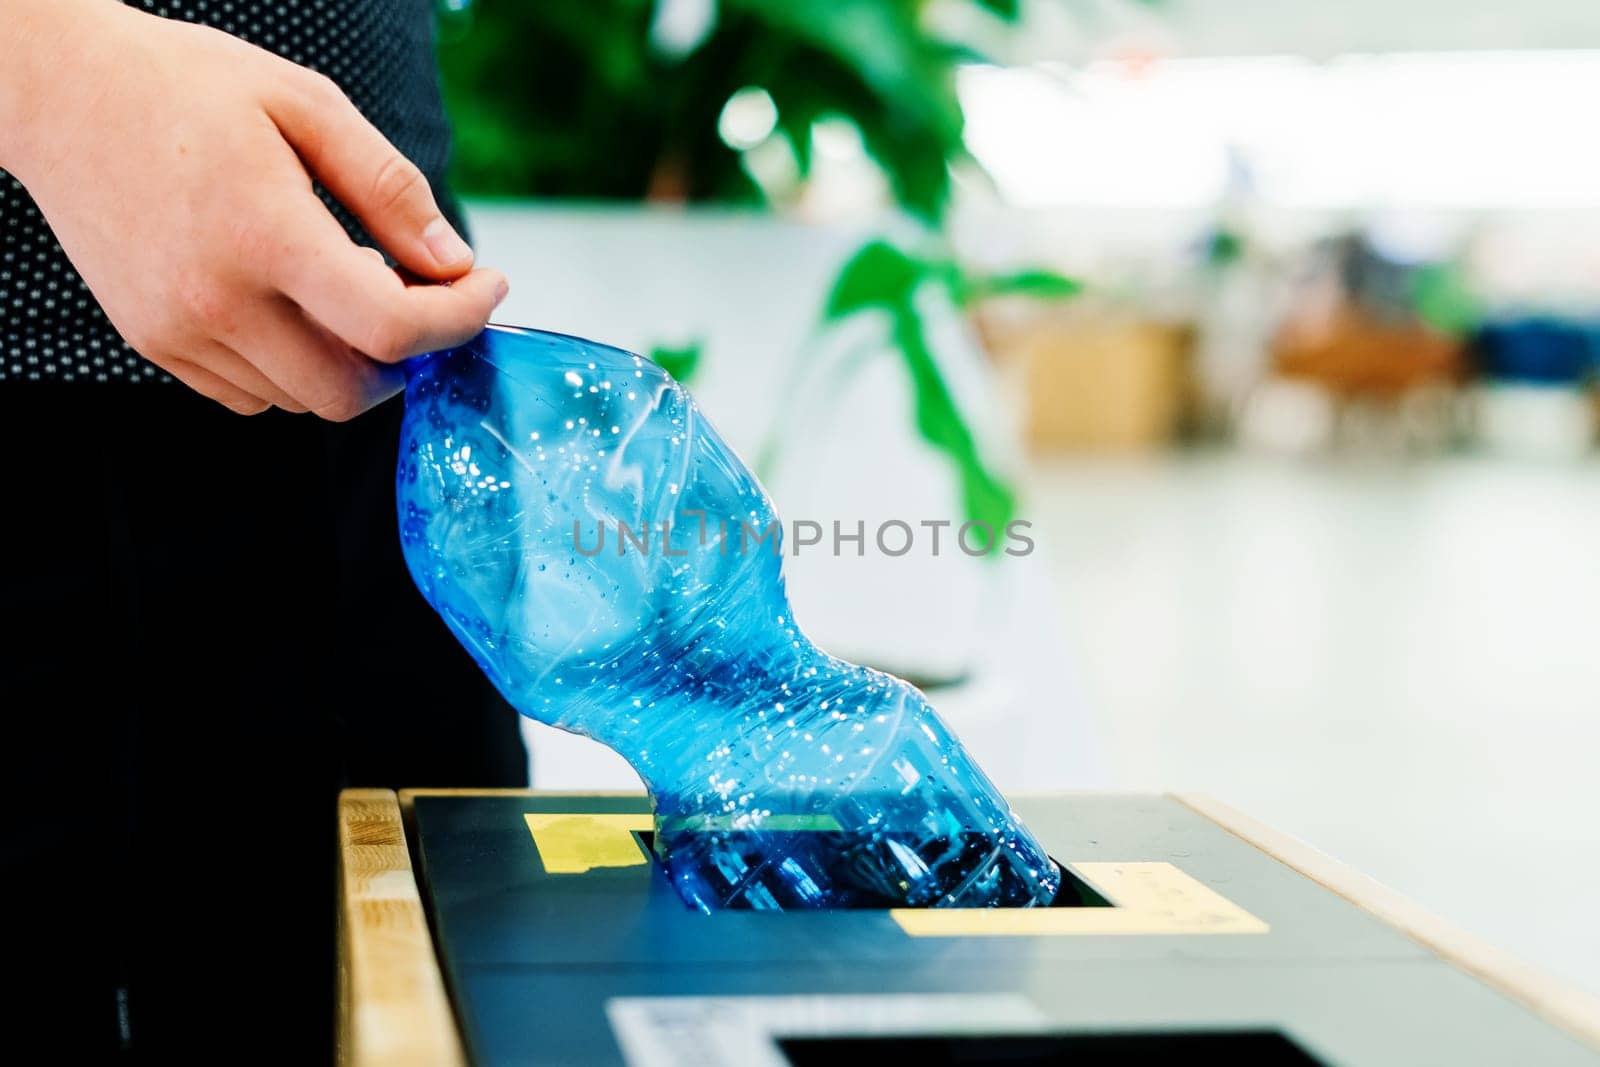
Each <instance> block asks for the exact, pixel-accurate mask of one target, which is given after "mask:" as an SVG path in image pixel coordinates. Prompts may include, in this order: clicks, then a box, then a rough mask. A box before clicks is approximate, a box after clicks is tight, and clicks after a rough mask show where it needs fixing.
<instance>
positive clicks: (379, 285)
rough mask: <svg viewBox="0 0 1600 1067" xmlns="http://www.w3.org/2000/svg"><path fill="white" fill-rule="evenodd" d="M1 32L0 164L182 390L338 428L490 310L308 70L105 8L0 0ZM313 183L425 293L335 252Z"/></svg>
mask: <svg viewBox="0 0 1600 1067" xmlns="http://www.w3.org/2000/svg"><path fill="white" fill-rule="evenodd" d="M0 25H4V26H5V29H4V30H0V166H3V167H4V168H5V169H7V170H9V171H10V172H11V173H12V174H13V175H15V176H16V178H17V179H18V180H19V181H20V182H21V183H22V184H23V186H24V187H26V188H27V190H28V192H29V193H30V194H31V195H32V196H33V198H34V200H35V201H36V202H37V203H38V205H39V207H40V210H41V211H43V213H44V216H45V218H46V220H47V221H48V222H49V223H50V226H51V228H52V230H54V232H55V235H56V237H57V239H58V240H59V241H60V242H61V246H62V248H63V249H64V250H65V251H66V254H67V256H68V258H69V259H71V261H72V263H73V266H75V267H76V268H77V269H78V272H79V273H80V274H81V275H82V276H83V279H84V281H85V282H86V283H87V284H88V286H89V289H90V291H91V292H92V293H93V294H94V296H95V299H96V300H97V301H99V303H100V305H101V306H102V307H103V308H104V309H105V312H106V314H107V315H108V316H109V317H110V319H111V322H112V325H114V326H115V327H116V328H117V331H118V332H119V333H121V334H122V336H123V338H124V339H126V340H127V342H128V343H129V344H130V345H132V346H133V348H134V349H135V350H136V351H138V352H139V354H140V355H142V356H144V357H145V358H146V359H148V360H150V361H151V362H152V363H154V364H156V365H157V366H159V367H161V368H162V369H163V370H165V371H167V372H168V373H170V374H171V375H172V376H173V377H175V378H177V379H179V380H180V381H183V382H185V383H186V384H188V385H189V386H190V387H192V388H194V389H195V390H197V391H198V392H200V393H203V394H205V395H206V396H208V397H211V398H212V399H214V400H216V401H218V402H220V403H222V404H224V405H226V406H227V407H229V408H231V409H232V410H234V411H237V412H240V413H243V414H254V413H256V412H259V411H263V410H265V409H266V408H267V407H269V406H277V407H280V408H284V409H286V410H289V411H312V412H315V413H316V414H318V415H320V416H322V417H323V418H328V419H335V420H343V419H348V418H351V417H353V416H355V415H357V414H359V413H360V412H362V411H364V410H366V409H367V408H369V407H371V406H372V405H373V404H376V403H377V402H378V401H380V400H382V399H384V398H386V397H387V396H389V395H392V394H393V393H394V392H396V391H397V390H398V389H399V387H400V385H401V384H402V375H401V374H400V372H399V368H397V367H394V366H392V364H394V363H397V362H398V361H400V360H402V359H405V358H406V357H408V356H412V355H415V354H417V353H419V352H424V351H430V350H434V349H440V348H447V347H450V346H453V345H456V344H459V343H461V342H462V341H465V340H467V339H469V338H470V337H472V336H473V335H475V334H476V333H477V332H478V331H479V330H481V329H482V328H483V326H484V324H485V323H486V322H487V321H488V318H489V314H490V313H491V312H492V311H493V309H494V308H495V306H496V305H497V304H499V302H500V301H501V300H502V299H503V298H504V296H505V293H506V281H505V279H504V277H503V276H501V275H500V274H499V273H498V272H496V271H491V270H482V269H478V270H474V269H472V252H471V250H470V249H469V248H468V247H467V245H466V243H465V242H464V241H462V240H461V238H460V237H459V236H457V235H456V233H455V232H454V230H452V229H451V228H450V225H449V224H448V223H447V222H446V221H445V220H444V217H443V216H442V215H441V214H440V213H439V209H438V206H437V205H436V204H435V202H434V199H433V195H432V193H431V192H430V190H429V188H428V183H427V181H426V180H425V179H424V177H423V175H422V174H421V172H420V171H418V169H417V168H416V167H415V166H414V165H413V164H412V163H410V162H409V161H408V160H406V159H405V158H404V157H403V156H401V155H400V154H399V152H397V151H396V150H395V148H394V147H393V146H392V145H390V144H389V143H388V141H386V140H385V139H384V137H383V135H382V134H380V133H379V132H378V131H377V130H376V129H375V128H374V127H373V126H372V125H371V124H370V123H368V122H367V121H366V119H364V118H363V117H362V116H361V114H360V113H359V112H358V111H357V110H356V109H355V107H354V105H352V104H351V103H350V101H349V100H348V99H347V98H346V97H345V96H344V94H343V93H342V92H341V91H340V90H339V89H338V87H337V86H335V85H334V83H333V82H331V81H329V80H328V79H327V78H325V77H323V76H322V75H319V74H316V73H313V72H312V71H309V70H306V69H305V68H303V67H299V66H296V65H295V64H293V63H290V62H289V61H288V60H285V59H281V58H279V57H277V56H275V55H273V54H272V53H270V52H267V51H265V50H263V49H260V48H256V47H254V46H253V45H249V44H246V43H245V42H243V41H240V40H238V39H237V38H234V37H231V36H229V35H227V34H224V33H221V32H220V31H217V30H212V29H208V28H205V27H200V26H194V25H190V24H188V23H183V22H178V21H174V20H169V19H165V18H161V17H158V16H155V15H150V14H147V13H145V12H142V11H138V10H135V9H133V8H130V7H126V6H124V5H123V4H121V3H118V2H115V0H52V2H50V3H38V2H36V0H0ZM313 176H314V177H315V178H316V179H317V180H318V181H320V182H321V183H322V184H323V186H324V187H326V188H327V189H328V191H329V192H331V193H332V194H333V195H334V196H335V197H336V198H337V199H338V200H339V201H340V202H341V203H343V204H344V205H345V206H346V207H348V208H349V209H350V210H351V211H352V212H353V213H354V214H355V215H356V216H357V217H358V218H359V219H360V220H361V222H362V224H363V225H364V226H365V227H366V228H367V231H368V232H369V233H371V234H372V236H373V237H374V238H375V239H376V240H377V241H378V242H379V243H380V244H381V245H382V246H383V248H384V249H386V250H387V251H388V252H389V254H390V256H392V257H393V259H394V260H395V261H396V262H397V263H398V264H399V265H400V266H401V267H402V268H404V269H406V270H407V271H409V272H410V273H411V274H413V275H415V276H417V277H419V278H422V279H425V280H427V281H428V282H430V283H431V284H415V285H408V284H406V283H405V282H404V281H402V279H401V277H400V276H399V275H398V274H396V272H395V271H394V270H391V269H390V268H389V267H388V266H386V265H385V263H384V261H383V257H382V256H381V255H380V254H379V253H378V252H376V251H375V250H373V249H364V248H361V247H359V246H357V245H356V244H354V243H353V242H352V241H351V240H350V238H349V236H348V235H347V234H346V233H345V231H344V229H343V228H342V227H341V226H340V225H339V223H338V221H337V220H335V219H334V217H333V215H332V214H330V213H329V211H328V209H327V208H326V206H324V205H323V203H322V202H321V201H320V200H318V199H317V197H316V194H315V193H314V192H313V189H312V178H313ZM441 282H442V283H448V284H437V283H441Z"/></svg>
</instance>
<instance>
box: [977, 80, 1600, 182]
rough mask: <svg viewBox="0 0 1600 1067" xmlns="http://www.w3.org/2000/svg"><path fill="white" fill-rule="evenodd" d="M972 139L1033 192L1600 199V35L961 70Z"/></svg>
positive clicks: (1000, 173) (982, 156)
mask: <svg viewBox="0 0 1600 1067" xmlns="http://www.w3.org/2000/svg"><path fill="white" fill-rule="evenodd" d="M960 91H961V99H962V103H963V104H964V105H965V107H966V111H967V144H968V147H969V148H970V149H971V151H972V153H973V155H975V156H976V157H977V158H978V160H979V161H980V162H982V163H983V164H984V165H985V167H986V168H987V169H988V170H989V172H990V173H991V174H993V175H994V177H995V180H996V183H997V185H998V186H999V188H1000V191H1001V193H1002V195H1003V196H1005V197H1006V198H1007V199H1008V200H1009V201H1011V202H1012V203H1015V204H1017V205H1019V206H1024V207H1045V206H1054V205H1061V206H1065V205H1073V204H1107V205H1111V204H1125V205H1149V206H1183V207H1197V206H1204V205H1207V204H1213V203H1215V202H1216V201H1217V200H1218V199H1219V198H1220V197H1221V196H1223V195H1224V193H1225V192H1226V191H1227V189H1228V186H1229V182H1230V173H1233V172H1234V170H1235V169H1236V168H1233V167H1232V166H1231V164H1230V159H1234V158H1237V159H1239V160H1242V161H1243V164H1244V168H1245V171H1246V172H1247V173H1248V175H1249V181H1250V184H1251V187H1252V189H1253V191H1254V192H1255V193H1256V194H1257V195H1258V196H1260V197H1261V198H1262V199H1263V200H1265V201H1268V202H1271V203H1278V204H1283V205H1285V206H1293V207H1309V208H1368V207H1377V206H1383V207H1390V206H1399V207H1432V208H1522V207H1571V206H1593V205H1600V140H1597V139H1596V138H1594V137H1593V136H1592V134H1591V133H1590V131H1589V130H1588V129H1587V123H1586V122H1585V121H1584V120H1585V118H1586V117H1587V114H1586V113H1587V112H1588V111H1589V110H1590V109H1591V108H1592V106H1593V102H1594V101H1596V100H1600V52H1459V53H1427V54H1400V55H1384V56H1347V57H1343V58H1340V59H1337V60H1333V61H1331V62H1327V63H1315V62H1312V61H1310V60H1305V59H1297V58H1273V57H1265V58H1242V59H1203V60H1202V59H1190V60H1171V61H1166V62H1162V63H1158V64H1155V65H1153V66H1148V67H1145V68H1142V69H1136V68H1130V67H1127V66H1122V65H1117V64H1095V65H1093V66H1090V67H1088V68H1086V69H1085V70H1083V71H1082V72H1079V73H1076V74H1065V73H1052V72H1047V71H1045V70H1041V69H1037V68H1021V69H1002V68H998V67H988V66H974V67H969V68H967V69H965V70H963V71H962V72H961V78H960Z"/></svg>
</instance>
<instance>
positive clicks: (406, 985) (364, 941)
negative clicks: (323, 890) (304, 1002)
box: [335, 789, 467, 1067]
mask: <svg viewBox="0 0 1600 1067" xmlns="http://www.w3.org/2000/svg"><path fill="white" fill-rule="evenodd" d="M338 936H339V1020H338V1031H337V1034H336V1037H335V1041H336V1048H337V1062H338V1064H339V1065H340V1067H410V1065H416V1067H424V1065H426V1067H465V1064H466V1062H467V1060H466V1053H465V1051H464V1050H463V1048H462V1045H461V1035H460V1033H459V1031H458V1030H457V1029H456V1020H455V1015H454V1013H453V1012H452V1011H451V1008H450V1000H449V997H448V996H447V995H446V993H445V986H444V975H443V974H442V973H441V972H440V970H439V957H438V954H437V953H436V952H435V951H434V946H433V934H432V931H430V930H429V929H428V918H427V915H426V914H425V913H424V912H423V908H422V894H421V892H420V891H419V890H418V888H417V879H416V874H415V872H414V871H413V870H412V866H411V849H410V847H409V846H408V845H407V844H406V831H405V826H404V823H403V821H402V819H401V813H400V804H399V799H398V798H397V797H396V796H395V794H394V792H393V791H392V790H388V789H346V790H344V791H343V792H341V793H340V794H339V933H338Z"/></svg>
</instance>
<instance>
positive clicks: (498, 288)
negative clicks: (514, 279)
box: [494, 278, 511, 307]
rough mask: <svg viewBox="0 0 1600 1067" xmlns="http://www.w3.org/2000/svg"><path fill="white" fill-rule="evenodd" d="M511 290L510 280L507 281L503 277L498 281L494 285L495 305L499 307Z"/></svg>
mask: <svg viewBox="0 0 1600 1067" xmlns="http://www.w3.org/2000/svg"><path fill="white" fill-rule="evenodd" d="M509 292H511V283H510V282H508V281H506V280H505V279H504V278H501V279H500V280H499V281H498V282H496V283H495V286H494V306H495V307H499V306H500V302H501V301H502V300H504V299H505V298H506V294H507V293H509Z"/></svg>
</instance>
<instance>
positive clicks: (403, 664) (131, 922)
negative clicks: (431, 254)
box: [0, 0, 526, 1064]
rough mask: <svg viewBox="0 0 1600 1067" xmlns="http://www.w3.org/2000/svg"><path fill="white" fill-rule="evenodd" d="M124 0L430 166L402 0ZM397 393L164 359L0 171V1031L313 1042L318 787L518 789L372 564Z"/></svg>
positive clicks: (323, 968)
mask: <svg viewBox="0 0 1600 1067" xmlns="http://www.w3.org/2000/svg"><path fill="white" fill-rule="evenodd" d="M143 6H145V7H148V8H151V9H152V10H154V11H156V12H157V13H160V14H165V15H171V16H173V17H178V18H187V19H192V20H195V21H203V22H207V23H209V24H211V25H213V26H217V27H219V28H220V29H223V30H226V31H228V32H231V33H235V34H237V35H238V36H241V37H244V38H245V39H247V40H251V41H254V42H255V43H257V44H260V45H263V46H265V47H268V48H271V49H273V50H275V51H278V52H280V53H282V54H284V55H285V56H287V57H288V58H290V59H292V60H295V61H297V62H301V63H303V64H305V65H307V66H310V67H314V68H316V69H319V70H322V71H324V72H326V73H328V74H329V75H331V76H332V77H333V78H334V79H335V80H336V81H338V82H340V84H341V85H342V86H343V87H344V89H345V90H346V91H347V92H348V93H349V94H350V95H351V97H352V98H353V99H354V100H355V102H356V104H357V105H358V106H359V107H360V108H361V109H362V110H363V111H364V112H365V113H366V114H367V116H368V117H369V118H370V119H372V120H373V121H374V122H375V123H376V124H377V125H378V127H379V128H380V129H382V130H383V131H384V132H385V133H386V134H387V135H388V136H389V138H390V139H391V140H392V141H393V142H394V143H395V144H396V145H397V146H398V147H399V148H400V149H401V150H402V151H404V152H405V153H406V154H407V155H409V156H410V157H411V159H412V160H413V161H414V162H416V163H417V164H418V165H419V166H420V167H421V168H422V170H423V171H424V173H426V174H428V175H429V176H430V178H431V179H433V180H435V181H438V180H439V179H440V177H441V176H442V174H443V172H444V166H445V160H446V155H447V153H448V131H447V129H446V127H445V123H444V115H443V111H442V109H441V107H440V104H439V95H438V88H437V84H436V80H435V72H434V69H433V57H432V38H431V33H432V19H431V10H432V9H431V0H299V2H295V0H171V2H162V3H153V2H146V3H145V4H144V5H143ZM436 193H442V190H438V189H436ZM151 195H152V196H159V195H160V190H151ZM445 203H448V201H446V200H444V199H443V198H442V197H441V204H445ZM340 215H341V219H342V221H344V222H345V223H346V226H347V228H348V229H350V231H351V232H352V234H353V235H356V236H357V237H358V239H359V237H360V232H359V229H358V228H357V227H356V226H355V225H354V223H353V222H351V221H350V220H349V218H348V216H347V215H345V214H344V213H343V212H342V209H341V212H340ZM130 254H137V250H136V249H130ZM400 414H401V404H400V402H399V401H398V400H393V401H390V402H389V403H388V404H385V405H382V406H381V407H379V408H377V409H375V410H373V411H371V412H368V413H367V414H366V415H364V416H362V417H361V418H358V419H356V420H354V421H352V422H350V423H347V424H343V425H335V424H330V423H324V422H320V421H318V420H317V419H315V418H313V417H311V416H291V415H285V414H283V413H281V412H276V411H274V412H269V413H267V414H264V415H260V416H256V417H254V418H241V417H239V416H236V415H232V414H230V413H229V412H227V411H226V410H224V409H223V408H221V407H220V406H218V405H216V404H215V403H213V402H212V401H209V400H207V399H205V398H203V397H201V396H198V395H197V394H195V393H192V392H191V391H189V390H188V389H187V388H184V387H183V386H181V385H178V384H176V383H173V382H171V381H170V380H164V376H163V375H160V374H159V372H156V371H155V370H154V368H152V367H150V365H149V364H146V363H145V362H143V361H142V360H140V359H139V358H138V357H137V356H136V355H134V354H133V352H132V351H131V350H129V349H128V348H127V346H126V345H124V344H123V343H122V342H121V340H120V339H118V338H117V336H116V334H115V332H114V331H113V330H112V328H111V326H110V324H109V322H107V320H106V318H105V316H104V314H103V313H101V312H100V310H99V309H98V307H96V306H95V304H94V302H93V300H92V299H91V298H90V296H89V294H88V290H87V289H86V288H85V287H84V285H83V282H82V280H81V279H80V278H79V277H78V275H77V273H76V272H75V271H74V270H73V269H72V267H71V265H70V264H69V263H68V262H67V260H66V258H65V256H64V255H63V254H62V252H61V249H60V248H59V246H57V244H56V243H55V241H54V239H53V238H52V237H51V235H50V233H49V231H48V229H47V228H46V227H45V226H44V223H43V221H42V220H41V219H40V217H39V215H38V212H37V210H36V209H35V208H34V206H33V203H32V201H31V200H29V199H28V197H27V195H26V194H25V193H24V192H23V191H22V189H21V187H20V186H19V185H18V184H17V183H16V182H14V181H12V180H11V179H10V178H9V176H7V175H5V174H3V173H0V448H3V449H4V451H5V455H6V456H7V466H6V469H7V478H6V480H5V490H4V492H5V505H4V510H3V512H0V559H3V560H4V562H5V564H6V567H7V575H6V579H5V585H4V590H5V610H6V612H7V620H6V622H7V625H6V631H7V633H8V634H9V635H11V636H9V637H8V638H7V640H5V641H3V642H0V709H3V715H0V722H3V724H4V730H5V733H4V743H3V747H0V752H3V753H4V756H3V757H0V758H3V762H4V775H3V779H0V780H3V781H4V783H5V786H6V787H7V793H8V796H7V797H6V798H5V801H4V803H3V805H0V886H3V889H0V893H3V894H4V897H3V899H4V900H5V902H6V904H7V905H8V906H7V908H6V918H7V920H8V923H7V927H6V930H5V935H4V936H5V947H6V949H7V958H8V961H9V962H10V963H11V965H12V966H11V971H12V974H13V975H14V977H15V978H16V981H14V982H13V983H12V984H13V986H14V987H15V988H16V992H15V993H13V995H12V996H13V1001H12V1003H11V1005H10V1008H11V1010H10V1011H9V1012H8V1018H9V1019H10V1020H11V1024H12V1026H11V1028H12V1030H13V1032H14V1036H15V1037H16V1039H17V1040H18V1041H21V1042H23V1045H24V1046H26V1047H34V1048H39V1049H42V1050H44V1051H45V1053H46V1054H47V1055H49V1057H50V1058H51V1060H52V1062H61V1063H80V1062H96V1061H98V1059H100V1058H102V1057H103V1056H105V1055H115V1054H119V1053H120V1054H121V1055H123V1056H125V1057H127V1058H130V1059H133V1060H137V1061H138V1062H143V1063H161V1064H183V1063H190V1062H204V1063H218V1062H221V1063H233V1062H241V1063H281V1064H314V1063H326V1062H328V1061H329V1060H330V1059H331V1058H332V1049H333V1045H332V1025H331V1024H332V1018H333V1010H334V989H335V986H334V972H333V961H334V948H335V943H334V891H335V884H336V882H335V865H334V860H335V842H336V836H335V814H336V809H335V803H334V801H335V795H336V792H337V790H338V788H339V787H341V786H343V785H376V786H390V787H400V786H428V785H450V786H469V785H477V786H515V785H522V784H525V782H526V754H525V753H524V751H523V748H522V743H521V738H520V734H519V732H518V724H517V718H516V716H515V715H514V714H513V713H512V712H511V711H510V710H509V709H508V708H506V707H505V706H504V704H502V703H501V702H500V701H499V700H498V698H497V697H496V696H494V694H493V692H492V689H491V687H490V686H489V684H488V682H487V680H486V679H485V678H484V676H483V674H482V673H481V672H480V671H479V670H478V669H477V667H476V666H475V665H474V664H473V663H472V661H471V660H470V658H469V657H468V656H467V654H466V653H465V652H464V651H463V650H462V649H461V648H460V646H459V645H458V644H457V642H456V641H455V640H454V638H453V637H451V636H450V634H449V633H448V632H447V631H446V630H445V628H444V624H443V623H442V622H441V621H440V620H439V619H438V617H437V616H436V615H435V614H434V612H433V611H432V609H430V608H429V607H428V606H427V604H426V603H425V602H424V601H423V600H422V598H421V596H420V595H419V594H418V593H417V591H416V589H415V587H414V586H413V585H412V582H411V579H410V576H409V575H408V574H407V573H406V571H405V567H404V564H403V562H402V560H401V557H400V551H399V536H398V533H397V530H396V520H395V506H394V466H395V457H396V450H397V447H398V427H399V419H400ZM19 1047H21V1046H19Z"/></svg>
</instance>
